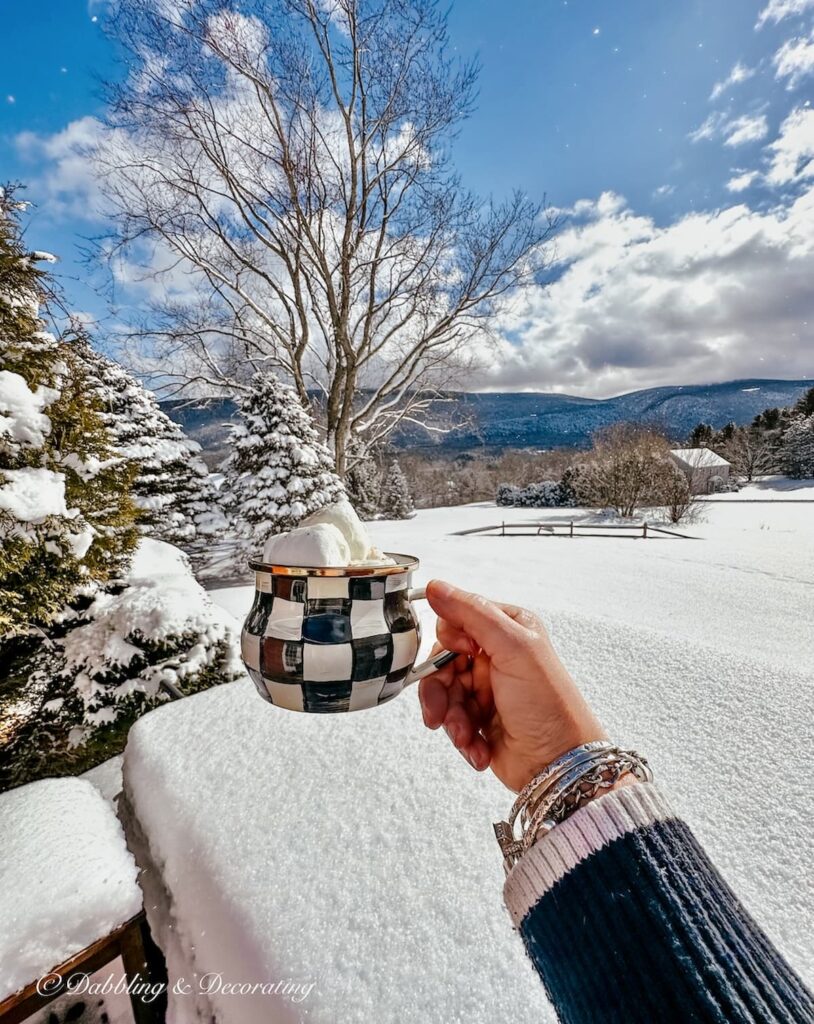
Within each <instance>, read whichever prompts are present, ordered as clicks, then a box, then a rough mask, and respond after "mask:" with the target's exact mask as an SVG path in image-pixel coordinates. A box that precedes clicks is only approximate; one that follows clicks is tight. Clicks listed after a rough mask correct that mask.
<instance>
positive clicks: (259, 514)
mask: <svg viewBox="0 0 814 1024" xmlns="http://www.w3.org/2000/svg"><path fill="white" fill-rule="evenodd" d="M239 414H240V422H239V423H238V424H237V426H235V427H233V428H232V436H231V442H230V447H231V449H232V452H231V454H230V455H229V456H228V457H227V458H226V460H225V461H224V463H223V466H222V469H223V473H224V476H225V480H224V484H223V489H222V491H223V493H222V507H223V509H224V512H225V514H226V516H227V518H228V520H229V522H230V526H231V529H232V530H233V531H234V534H235V536H236V538H237V539H238V548H239V552H240V553H241V554H257V555H258V556H259V554H260V552H261V551H262V549H263V544H264V543H265V540H266V538H267V537H268V536H269V534H271V533H282V532H284V531H285V530H290V529H291V528H292V527H294V526H296V525H297V524H298V523H299V522H300V520H302V519H304V518H305V517H306V516H308V515H311V513H312V512H316V511H317V510H318V509H320V508H323V507H324V506H325V505H330V504H332V503H333V502H335V501H337V500H338V499H339V498H340V497H341V496H342V495H343V494H344V487H343V485H342V481H341V480H340V479H339V477H338V476H337V475H336V473H335V472H334V470H333V460H332V458H331V455H330V453H329V451H328V449H327V448H326V447H325V445H324V444H322V442H321V441H320V440H319V435H318V434H317V431H316V428H315V426H314V424H313V421H312V419H311V417H310V415H309V414H308V412H307V411H306V410H305V409H304V408H303V406H302V404H301V403H300V401H299V398H298V397H297V394H296V392H295V391H294V389H293V388H291V387H289V386H288V385H287V384H284V383H283V382H282V381H280V380H278V379H277V378H276V377H275V376H273V375H272V374H267V373H266V374H264V373H258V374H256V375H255V376H254V378H253V379H252V383H251V388H250V389H249V391H248V392H247V393H246V395H245V397H244V398H243V400H242V401H241V403H240V406H239Z"/></svg>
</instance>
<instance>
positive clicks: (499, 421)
mask: <svg viewBox="0 0 814 1024" xmlns="http://www.w3.org/2000/svg"><path fill="white" fill-rule="evenodd" d="M809 387H811V381H810V380H735V381H727V382H726V383H723V384H706V385H690V386H687V387H678V386H676V387H662V388H648V389H647V390H645V391H631V392H630V393H629V394H625V395H618V396H616V397H614V398H608V399H604V400H601V401H598V400H595V399H590V398H579V397H577V396H574V395H557V394H546V393H543V392H534V393H524V392H513V393H510V394H507V393H503V394H490V393H471V394H467V393H459V394H457V395H456V397H457V398H458V399H459V401H458V403H457V404H455V405H452V406H451V405H450V404H449V403H448V402H439V403H437V404H436V405H435V408H434V410H433V413H434V416H435V418H437V420H438V421H439V422H448V421H450V420H453V421H455V422H456V423H461V422H463V423H465V426H463V427H460V428H459V429H457V430H454V431H452V432H450V433H441V434H432V435H428V434H427V432H426V431H425V430H423V429H421V428H418V427H413V428H410V427H403V428H401V430H400V431H399V433H397V434H396V435H395V436H394V438H393V441H394V444H395V445H396V447H403V448H411V447H414V446H415V445H419V446H422V447H423V446H426V445H438V446H439V447H441V448H449V449H450V450H457V451H459V450H466V449H470V448H478V447H480V446H481V445H486V446H489V447H496V448H505V447H524V446H529V445H533V446H538V447H558V446H565V445H583V444H585V443H586V441H587V440H588V438H589V437H590V435H591V433H592V432H593V431H595V430H597V429H599V428H600V427H604V426H608V425H609V424H611V423H618V422H619V421H621V420H632V421H635V422H642V423H657V424H659V425H661V426H663V427H665V428H666V429H667V430H668V431H669V432H670V433H671V434H673V435H675V436H676V437H685V436H686V435H687V434H689V432H690V431H691V430H692V428H693V427H694V426H695V425H696V424H697V423H701V422H704V423H710V424H712V426H714V427H722V426H724V424H726V423H729V422H731V421H734V422H735V423H738V424H746V423H750V422H751V421H752V420H753V419H754V417H755V416H756V415H757V414H758V413H760V412H762V411H763V410H764V409H767V408H775V407H782V406H787V405H792V404H793V403H794V402H795V401H796V400H797V399H798V398H799V397H800V395H801V394H802V393H803V392H804V391H805V390H806V389H807V388H809ZM162 407H163V408H164V411H165V412H167V414H168V415H169V416H171V417H172V418H173V419H176V420H177V421H178V422H179V423H180V424H182V426H183V427H184V429H185V430H186V432H187V433H188V434H189V435H190V437H193V438H195V440H196V441H197V442H198V443H199V444H200V445H202V447H203V448H204V450H209V451H218V450H222V449H223V448H224V445H225V442H226V438H227V436H228V423H229V421H230V420H231V419H232V418H233V417H234V416H235V404H234V402H232V401H231V400H229V399H218V400H214V401H213V402H212V403H211V404H207V405H206V406H194V405H190V404H189V403H188V402H185V401H181V400H176V401H168V402H164V403H162Z"/></svg>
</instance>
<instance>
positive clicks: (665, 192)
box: [653, 185, 676, 199]
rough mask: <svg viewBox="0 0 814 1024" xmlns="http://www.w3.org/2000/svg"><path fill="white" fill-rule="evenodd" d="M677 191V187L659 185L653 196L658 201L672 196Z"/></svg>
mask: <svg viewBox="0 0 814 1024" xmlns="http://www.w3.org/2000/svg"><path fill="white" fill-rule="evenodd" d="M675 190H676V187H675V185H659V187H658V188H657V189H654V191H653V195H654V196H655V198H656V199H664V198H665V197H666V196H671V195H672V194H673V192H675Z"/></svg>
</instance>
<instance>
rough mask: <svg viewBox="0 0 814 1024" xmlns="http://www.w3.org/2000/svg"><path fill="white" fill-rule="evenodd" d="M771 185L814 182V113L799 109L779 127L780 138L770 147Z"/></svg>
mask: <svg viewBox="0 0 814 1024" xmlns="http://www.w3.org/2000/svg"><path fill="white" fill-rule="evenodd" d="M766 148H767V150H768V151H769V153H770V155H771V165H770V167H769V170H768V172H767V174H766V181H767V182H768V183H769V184H770V185H788V184H792V183H794V182H801V181H806V180H808V179H809V178H814V109H812V108H811V107H798V108H797V109H796V110H793V111H792V112H791V113H790V114H789V116H788V117H787V118H786V120H785V121H784V122H783V124H782V125H781V126H780V134H779V135H778V137H777V138H776V139H775V141H774V142H772V143H770V145H768V146H767V147H766Z"/></svg>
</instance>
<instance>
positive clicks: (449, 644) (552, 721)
mask: <svg viewBox="0 0 814 1024" xmlns="http://www.w3.org/2000/svg"><path fill="white" fill-rule="evenodd" d="M427 600H428V601H429V603H430V605H431V607H432V608H433V610H434V611H435V612H436V614H437V615H438V626H437V633H438V645H437V646H438V647H439V648H440V647H445V648H446V649H447V650H449V651H457V652H458V653H459V654H460V657H458V658H456V659H455V661H454V662H451V663H450V664H449V665H446V666H444V668H442V669H441V670H440V671H438V672H436V673H434V674H433V675H431V676H427V677H426V678H425V679H422V680H421V683H420V684H419V698H420V700H421V711H422V714H423V716H424V724H425V725H427V726H428V727H429V728H430V729H437V728H439V726H443V727H444V729H445V730H446V732H447V734H448V735H449V738H450V739H451V740H452V742H453V743H454V744H455V746H456V747H457V748H458V750H460V752H461V753H462V754H463V756H464V757H465V758H466V759H467V761H469V763H470V764H471V765H472V767H473V768H475V769H477V770H478V771H483V770H484V769H485V768H488V767H490V766H491V768H492V771H493V772H494V773H495V775H496V776H497V777H498V778H499V779H500V781H501V782H503V783H504V784H505V785H506V786H508V787H509V789H513V790H514V791H515V792H519V791H520V790H521V789H522V788H523V786H525V784H526V783H527V782H528V781H529V780H530V779H532V778H533V777H534V775H535V774H536V773H537V772H539V771H540V770H541V769H542V768H543V767H545V765H547V764H549V763H550V762H551V761H553V760H554V759H555V758H557V757H559V755H560V754H563V753H565V751H567V750H570V749H571V748H572V747H576V746H579V745H580V744H581V743H587V742H589V741H590V740H598V739H607V734H606V733H605V731H604V729H603V728H602V726H601V725H600V724H599V721H598V720H597V719H596V717H595V716H594V714H593V712H592V711H591V709H590V708H589V707H588V705H587V704H586V702H585V700H584V698H583V697H582V695H581V694H580V692H579V690H578V689H577V687H576V684H575V683H574V681H573V679H572V678H571V676H570V675H569V674H568V672H567V671H566V669H565V667H564V666H563V664H562V662H561V661H560V659H559V658H558V657H557V655H556V654H555V652H554V648H553V647H552V646H551V641H550V640H549V638H548V634H547V633H546V631H545V627H544V626H543V624H542V623H541V622H540V620H539V619H538V618H537V616H536V615H533V614H532V613H531V612H529V611H527V610H526V609H525V608H517V607H515V606H514V605H508V604H497V603H495V602H493V601H487V600H486V598H483V597H480V596H478V595H477V594H470V593H468V592H467V591H465V590H458V588H457V587H453V586H451V585H450V584H449V583H443V582H441V581H440V580H432V581H431V582H430V583H429V585H428V586H427Z"/></svg>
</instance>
